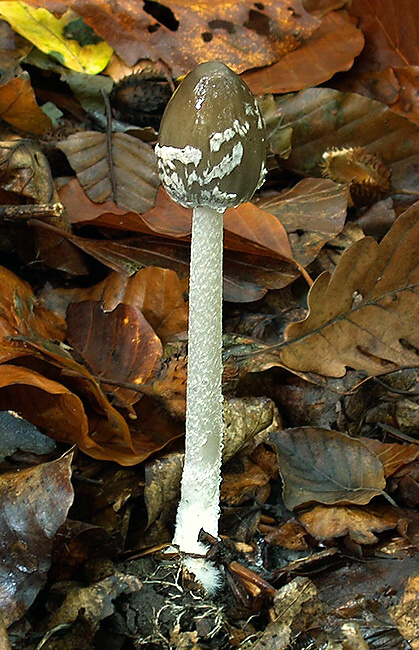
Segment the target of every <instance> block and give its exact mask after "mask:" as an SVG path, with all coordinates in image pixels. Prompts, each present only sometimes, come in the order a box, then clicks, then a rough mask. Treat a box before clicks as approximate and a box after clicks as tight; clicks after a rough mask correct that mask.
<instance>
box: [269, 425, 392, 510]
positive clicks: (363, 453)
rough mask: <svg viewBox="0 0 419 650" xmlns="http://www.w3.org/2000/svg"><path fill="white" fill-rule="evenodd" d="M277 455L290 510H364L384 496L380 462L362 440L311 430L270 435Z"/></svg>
mask: <svg viewBox="0 0 419 650" xmlns="http://www.w3.org/2000/svg"><path fill="white" fill-rule="evenodd" d="M270 440H271V442H272V443H273V444H274V445H275V447H276V449H277V453H278V465H279V471H280V473H281V476H282V480H283V483H284V492H283V499H284V503H285V505H286V506H287V508H289V509H290V510H293V509H294V508H299V507H301V506H303V505H308V504H310V503H314V502H317V503H324V504H347V503H355V504H359V505H365V504H366V503H369V502H370V501H371V499H372V498H373V497H374V496H377V495H380V494H383V489H384V487H385V479H384V472H383V467H382V465H381V462H380V461H379V460H378V458H377V457H376V456H375V455H374V454H373V453H372V452H370V451H369V449H367V447H365V445H363V444H362V442H359V440H355V439H354V438H350V437H349V436H347V435H345V434H343V433H339V432H338V431H331V430H329V429H320V428H317V429H315V428H312V427H300V428H295V429H284V430H282V431H280V432H278V433H272V434H271V435H270Z"/></svg>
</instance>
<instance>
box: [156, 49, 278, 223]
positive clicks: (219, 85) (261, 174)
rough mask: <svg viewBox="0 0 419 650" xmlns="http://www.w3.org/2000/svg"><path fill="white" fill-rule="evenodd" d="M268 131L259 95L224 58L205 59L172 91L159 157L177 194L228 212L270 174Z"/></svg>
mask: <svg viewBox="0 0 419 650" xmlns="http://www.w3.org/2000/svg"><path fill="white" fill-rule="evenodd" d="M266 150H267V144H266V133H265V125H264V122H263V118H262V115H261V112H260V109H259V106H258V103H257V101H256V99H255V97H254V96H253V95H252V93H251V92H250V90H249V88H248V87H247V86H246V84H245V83H244V82H243V81H242V80H241V79H240V77H239V76H238V75H237V74H236V73H235V72H233V71H232V70H230V68H228V67H227V66H226V65H224V63H221V62H218V61H214V62H210V63H201V64H200V65H198V66H197V67H196V68H195V69H194V70H192V72H190V73H189V74H188V75H187V77H185V79H184V80H183V81H182V83H181V84H180V86H179V87H178V88H177V90H176V92H175V93H174V94H173V95H172V98H171V99H170V101H169V103H168V104H167V106H166V110H165V112H164V115H163V119H162V122H161V125H160V131H159V138H158V144H157V145H156V156H157V161H158V166H159V173H160V178H161V181H162V183H163V185H164V187H165V189H166V191H167V192H168V194H169V195H170V196H171V198H172V199H173V200H174V201H176V202H177V203H180V204H181V205H183V206H185V207H189V208H196V207H199V206H202V207H209V208H213V209H214V210H219V211H220V212H222V211H224V210H225V209H226V208H229V207H234V206H237V205H239V204H240V203H243V202H244V201H248V200H249V199H250V198H251V197H252V196H253V194H254V192H255V190H256V189H257V188H258V187H260V186H261V185H262V183H263V181H264V178H265V159H266Z"/></svg>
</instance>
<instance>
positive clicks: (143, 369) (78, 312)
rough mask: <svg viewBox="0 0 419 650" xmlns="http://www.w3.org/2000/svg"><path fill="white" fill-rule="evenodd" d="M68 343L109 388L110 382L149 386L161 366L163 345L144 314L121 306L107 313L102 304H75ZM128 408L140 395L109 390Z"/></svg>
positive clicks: (70, 310) (70, 311) (71, 309)
mask: <svg viewBox="0 0 419 650" xmlns="http://www.w3.org/2000/svg"><path fill="white" fill-rule="evenodd" d="M67 339H68V341H69V343H70V344H71V345H72V346H73V348H74V349H75V350H76V351H77V352H78V354H79V355H81V356H82V357H83V359H84V360H85V361H86V362H87V364H88V366H89V368H90V369H91V370H92V372H94V373H95V375H98V376H99V377H100V379H101V381H102V382H103V383H104V385H105V386H106V380H111V382H118V383H120V384H123V383H132V384H136V385H141V384H143V383H147V381H149V380H150V379H151V377H152V375H153V374H154V372H155V371H156V369H157V367H158V366H159V364H160V360H161V356H162V345H161V342H160V340H159V339H158V337H157V336H156V334H155V333H154V330H153V329H152V327H151V326H150V324H149V323H148V321H147V320H146V319H145V318H144V316H143V314H142V313H141V311H140V310H139V309H138V308H137V307H134V306H132V305H127V304H125V303H119V304H118V305H117V306H116V307H115V309H113V310H112V311H107V312H105V311H104V310H103V307H102V304H101V302H97V301H94V300H85V301H83V302H73V303H71V304H70V306H69V308H68V310H67ZM107 392H112V393H113V394H114V395H116V396H117V398H118V400H119V402H120V403H121V404H123V405H125V406H127V407H129V405H131V404H134V403H135V402H137V401H138V400H139V399H140V397H141V394H140V393H139V392H137V391H133V390H130V389H129V388H123V387H113V386H109V388H108V389H107Z"/></svg>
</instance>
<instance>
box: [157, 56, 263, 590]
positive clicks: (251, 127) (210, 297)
mask: <svg viewBox="0 0 419 650" xmlns="http://www.w3.org/2000/svg"><path fill="white" fill-rule="evenodd" d="M156 155H157V160H158V166H159V172H160V177H161V180H162V183H163V186H164V187H165V189H166V191H167V192H168V194H169V195H170V197H171V198H172V199H173V200H174V201H176V202H177V203H180V204H181V205H183V206H186V207H189V208H193V219H192V240H191V263H190V281H189V335H188V382H187V397H186V440H185V464H184V469H183V475H182V492H181V500H180V503H179V508H178V512H177V519H176V528H175V536H174V540H173V542H174V544H176V545H178V546H179V548H180V550H181V551H184V552H186V553H193V554H200V555H203V554H204V553H205V551H206V548H205V547H204V546H203V545H202V544H201V543H200V542H198V534H199V532H200V529H201V528H203V529H204V530H205V531H206V532H208V533H210V534H211V535H214V536H217V534H218V519H219V514H220V507H219V498H220V480H221V479H220V476H221V454H222V446H223V418H222V392H221V376H222V358H221V352H222V277H223V276H222V254H223V213H224V211H225V210H226V208H229V207H234V206H237V205H239V204H240V203H243V202H244V201H248V200H249V199H250V198H251V197H252V196H253V193H254V192H255V190H256V189H257V188H258V187H260V185H261V184H262V183H263V180H264V176H265V166H264V163H265V157H266V137H265V127H264V123H263V119H262V116H261V113H260V110H259V106H258V104H257V102H256V99H255V98H254V97H253V95H252V93H251V92H250V90H249V89H248V87H247V86H246V85H245V84H244V83H243V81H242V80H241V79H240V77H239V76H238V75H237V74H236V73H235V72H233V71H232V70H230V69H229V68H228V67H227V66H226V65H224V64H223V63H220V62H211V63H202V64H200V65H198V66H197V68H195V69H194V70H193V71H192V72H190V73H189V74H188V76H187V77H186V78H185V79H184V80H183V82H182V83H181V84H180V86H179V87H178V88H177V90H176V92H175V93H174V95H173V96H172V98H171V99H170V101H169V103H168V105H167V107H166V110H165V113H164V115H163V119H162V123H161V127H160V132H159V138H158V144H157V145H156ZM193 571H194V573H195V575H196V577H197V579H199V580H200V582H202V583H203V584H204V586H205V587H206V588H207V589H208V590H209V591H210V590H211V588H212V587H213V586H214V585H212V584H211V580H212V578H211V576H210V575H209V574H208V575H207V576H206V574H205V572H204V573H202V572H199V569H198V568H197V566H196V563H195V565H194V566H193Z"/></svg>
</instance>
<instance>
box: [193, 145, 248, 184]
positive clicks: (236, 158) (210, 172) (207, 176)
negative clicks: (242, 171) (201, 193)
mask: <svg viewBox="0 0 419 650" xmlns="http://www.w3.org/2000/svg"><path fill="white" fill-rule="evenodd" d="M242 158H243V145H242V143H241V142H237V144H235V145H234V147H233V150H232V152H231V155H229V154H227V155H226V156H224V158H222V159H221V160H220V162H219V163H218V165H214V167H212V168H211V169H206V170H205V171H204V173H203V175H202V178H203V180H204V184H205V185H206V184H207V183H211V181H212V180H214V178H224V177H225V176H229V174H231V172H232V171H233V170H234V169H236V167H238V166H239V165H240V163H241V161H242Z"/></svg>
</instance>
